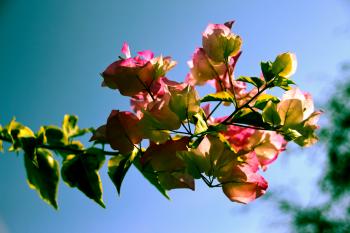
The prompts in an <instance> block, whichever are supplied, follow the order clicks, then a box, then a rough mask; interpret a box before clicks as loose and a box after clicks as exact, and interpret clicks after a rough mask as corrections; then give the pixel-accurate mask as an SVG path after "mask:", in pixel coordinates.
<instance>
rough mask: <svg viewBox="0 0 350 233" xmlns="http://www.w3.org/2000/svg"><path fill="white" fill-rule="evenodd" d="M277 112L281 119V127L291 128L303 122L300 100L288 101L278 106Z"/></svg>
mask: <svg viewBox="0 0 350 233" xmlns="http://www.w3.org/2000/svg"><path fill="white" fill-rule="evenodd" d="M277 111H278V114H279V115H280V118H281V125H284V126H285V127H289V126H292V125H296V124H298V123H300V122H302V120H303V107H302V102H301V101H300V100H298V99H286V100H283V101H281V102H280V103H279V104H278V105H277Z"/></svg>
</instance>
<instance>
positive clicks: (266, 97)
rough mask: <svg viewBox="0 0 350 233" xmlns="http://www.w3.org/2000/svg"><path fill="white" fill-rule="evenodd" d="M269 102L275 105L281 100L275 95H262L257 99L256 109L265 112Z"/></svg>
mask: <svg viewBox="0 0 350 233" xmlns="http://www.w3.org/2000/svg"><path fill="white" fill-rule="evenodd" d="M269 101H272V102H274V103H278V102H279V101H280V100H279V99H278V98H277V97H276V96H273V95H269V94H261V95H259V96H258V97H257V98H256V101H255V104H254V108H258V109H260V110H263V109H264V108H265V106H266V104H267V103H268V102H269Z"/></svg>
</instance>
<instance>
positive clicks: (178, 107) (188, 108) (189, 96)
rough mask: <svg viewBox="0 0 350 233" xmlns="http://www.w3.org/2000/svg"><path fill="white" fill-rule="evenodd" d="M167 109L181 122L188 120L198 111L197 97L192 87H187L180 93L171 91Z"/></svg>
mask: <svg viewBox="0 0 350 233" xmlns="http://www.w3.org/2000/svg"><path fill="white" fill-rule="evenodd" d="M170 92H171V99H170V102H169V107H170V109H171V111H173V112H174V113H176V115H177V116H178V117H179V119H180V120H181V121H183V120H186V119H190V118H191V117H192V116H193V115H194V114H196V113H197V112H198V111H199V108H200V107H199V97H198V93H197V91H196V90H195V89H194V87H192V86H190V85H188V86H187V87H185V88H184V89H183V90H182V91H178V90H172V89H171V88H170Z"/></svg>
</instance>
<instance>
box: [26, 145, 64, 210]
mask: <svg viewBox="0 0 350 233" xmlns="http://www.w3.org/2000/svg"><path fill="white" fill-rule="evenodd" d="M35 153H36V155H35V157H36V162H37V163H35V164H34V163H33V161H32V160H31V157H32V156H29V155H28V154H27V153H26V154H24V164H25V168H26V171H27V181H28V184H29V187H30V188H32V189H35V190H37V191H38V193H39V195H40V197H41V198H42V199H43V200H44V201H45V202H47V203H48V204H50V205H52V206H53V207H54V208H55V209H57V208H58V205H57V190H58V181H59V165H58V162H57V161H56V160H55V159H54V158H53V156H52V155H51V153H50V151H48V150H44V149H37V150H36V152H35Z"/></svg>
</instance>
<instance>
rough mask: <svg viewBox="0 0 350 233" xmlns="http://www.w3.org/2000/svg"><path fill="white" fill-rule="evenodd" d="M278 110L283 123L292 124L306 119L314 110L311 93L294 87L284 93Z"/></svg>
mask: <svg viewBox="0 0 350 233" xmlns="http://www.w3.org/2000/svg"><path fill="white" fill-rule="evenodd" d="M277 111H278V113H279V115H280V118H281V124H282V125H285V126H291V125H296V124H299V123H301V122H302V121H303V120H306V119H307V118H308V117H309V116H310V115H311V114H312V112H313V111H314V104H313V101H312V98H311V97H310V95H308V94H304V93H302V92H301V91H300V90H299V89H298V88H292V89H291V90H289V91H287V92H285V93H284V95H283V98H282V100H281V102H280V103H278V105H277Z"/></svg>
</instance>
